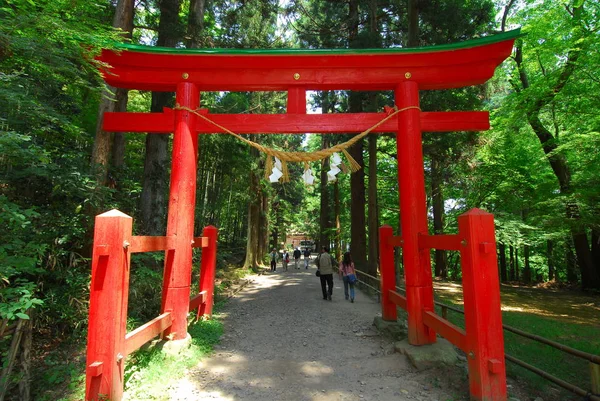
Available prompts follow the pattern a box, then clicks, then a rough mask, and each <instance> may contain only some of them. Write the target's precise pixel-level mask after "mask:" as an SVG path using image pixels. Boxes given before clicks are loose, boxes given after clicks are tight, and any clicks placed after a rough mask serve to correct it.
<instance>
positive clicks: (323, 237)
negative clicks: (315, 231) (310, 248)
mask: <svg viewBox="0 0 600 401" xmlns="http://www.w3.org/2000/svg"><path fill="white" fill-rule="evenodd" d="M327 148H329V136H328V135H321V149H327ZM327 171H329V157H327V158H325V159H323V160H322V161H321V184H320V189H321V205H320V206H321V207H320V212H319V249H318V251H320V250H321V248H322V247H324V246H326V247H328V248H329V244H330V238H329V227H330V224H329V207H330V205H329V203H330V202H329V186H328V183H327Z"/></svg>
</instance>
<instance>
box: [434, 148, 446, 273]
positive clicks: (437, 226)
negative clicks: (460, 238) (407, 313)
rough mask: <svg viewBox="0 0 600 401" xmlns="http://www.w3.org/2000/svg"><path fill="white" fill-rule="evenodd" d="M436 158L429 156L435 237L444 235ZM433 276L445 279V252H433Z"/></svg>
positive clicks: (439, 175)
mask: <svg viewBox="0 0 600 401" xmlns="http://www.w3.org/2000/svg"><path fill="white" fill-rule="evenodd" d="M440 167H441V166H440V162H439V160H438V156H437V155H436V154H435V153H433V154H432V155H431V198H432V203H433V231H434V233H435V235H441V234H444V196H443V194H442V172H441V171H440ZM435 275H436V277H443V278H446V277H447V276H448V272H447V266H446V251H444V250H442V249H436V250H435Z"/></svg>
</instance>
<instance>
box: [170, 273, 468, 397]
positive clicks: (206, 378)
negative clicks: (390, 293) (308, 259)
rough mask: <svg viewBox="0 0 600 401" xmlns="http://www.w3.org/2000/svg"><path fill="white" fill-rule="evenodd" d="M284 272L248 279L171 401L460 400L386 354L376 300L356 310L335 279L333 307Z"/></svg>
mask: <svg viewBox="0 0 600 401" xmlns="http://www.w3.org/2000/svg"><path fill="white" fill-rule="evenodd" d="M290 265H291V267H290V269H289V271H287V272H282V271H280V270H281V267H280V266H278V268H277V272H275V273H271V272H268V273H265V274H263V275H260V276H252V277H251V278H250V280H251V282H250V283H249V284H248V285H246V287H244V289H243V290H242V291H240V292H239V293H238V294H237V295H236V296H235V297H234V298H232V299H231V300H230V301H229V302H228V304H227V305H226V306H225V308H224V311H223V313H222V314H221V318H222V319H223V323H224V328H225V334H224V335H223V337H222V339H221V343H220V344H219V345H218V346H217V347H216V350H215V353H214V354H213V355H212V356H211V357H210V358H207V359H205V360H204V361H203V362H202V363H201V364H200V365H199V366H197V367H196V368H195V369H193V370H191V371H190V372H189V375H188V377H186V378H185V379H183V380H181V381H180V382H178V383H177V384H175V385H174V386H172V387H171V392H170V399H171V400H175V401H183V400H186V401H195V400H249V401H265V400H274V401H280V400H281V401H284V400H298V401H301V400H302V401H303V400H307V401H308V400H310V401H324V400H348V401H351V400H382V401H385V400H420V401H435V400H438V401H449V400H453V401H456V400H462V399H464V395H465V389H464V388H462V389H457V388H456V387H455V385H452V384H451V383H450V382H451V381H449V380H444V378H443V377H440V376H445V374H444V370H438V369H436V370H429V371H425V372H416V371H414V370H413V368H412V367H411V366H410V364H409V363H408V362H407V360H406V358H405V357H404V356H402V355H400V354H397V353H394V349H393V343H392V342H391V341H390V340H388V339H385V338H382V337H381V336H379V334H378V333H377V332H376V330H375V328H374V327H373V326H372V322H373V318H374V317H375V316H376V315H377V314H379V313H380V305H379V304H378V303H377V302H376V301H375V300H373V299H370V298H368V297H367V296H366V295H364V294H362V293H361V292H360V291H357V294H356V300H355V302H354V303H350V302H348V301H346V300H344V290H343V283H342V282H341V280H339V279H338V278H337V277H336V276H335V277H334V284H335V288H334V293H333V300H332V301H324V300H323V299H322V296H321V289H320V281H319V279H318V278H317V277H315V275H314V271H315V269H314V267H311V268H309V270H305V269H304V268H302V269H301V270H295V269H294V268H293V263H291V264H290ZM446 370H447V369H446ZM450 370H459V371H460V369H458V368H454V367H452V368H451V369H450ZM461 387H462V386H461ZM457 394H459V395H457Z"/></svg>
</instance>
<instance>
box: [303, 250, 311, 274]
mask: <svg viewBox="0 0 600 401" xmlns="http://www.w3.org/2000/svg"><path fill="white" fill-rule="evenodd" d="M308 262H310V251H309V250H308V248H304V268H305V269H306V270H308Z"/></svg>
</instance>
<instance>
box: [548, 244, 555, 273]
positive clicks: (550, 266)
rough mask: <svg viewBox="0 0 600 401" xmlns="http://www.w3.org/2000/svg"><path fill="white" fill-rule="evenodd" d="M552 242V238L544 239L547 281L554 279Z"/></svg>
mask: <svg viewBox="0 0 600 401" xmlns="http://www.w3.org/2000/svg"><path fill="white" fill-rule="evenodd" d="M553 248H554V243H553V242H552V240H547V241H546V257H547V258H548V281H554V277H555V276H554V254H553V253H554V250H553Z"/></svg>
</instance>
